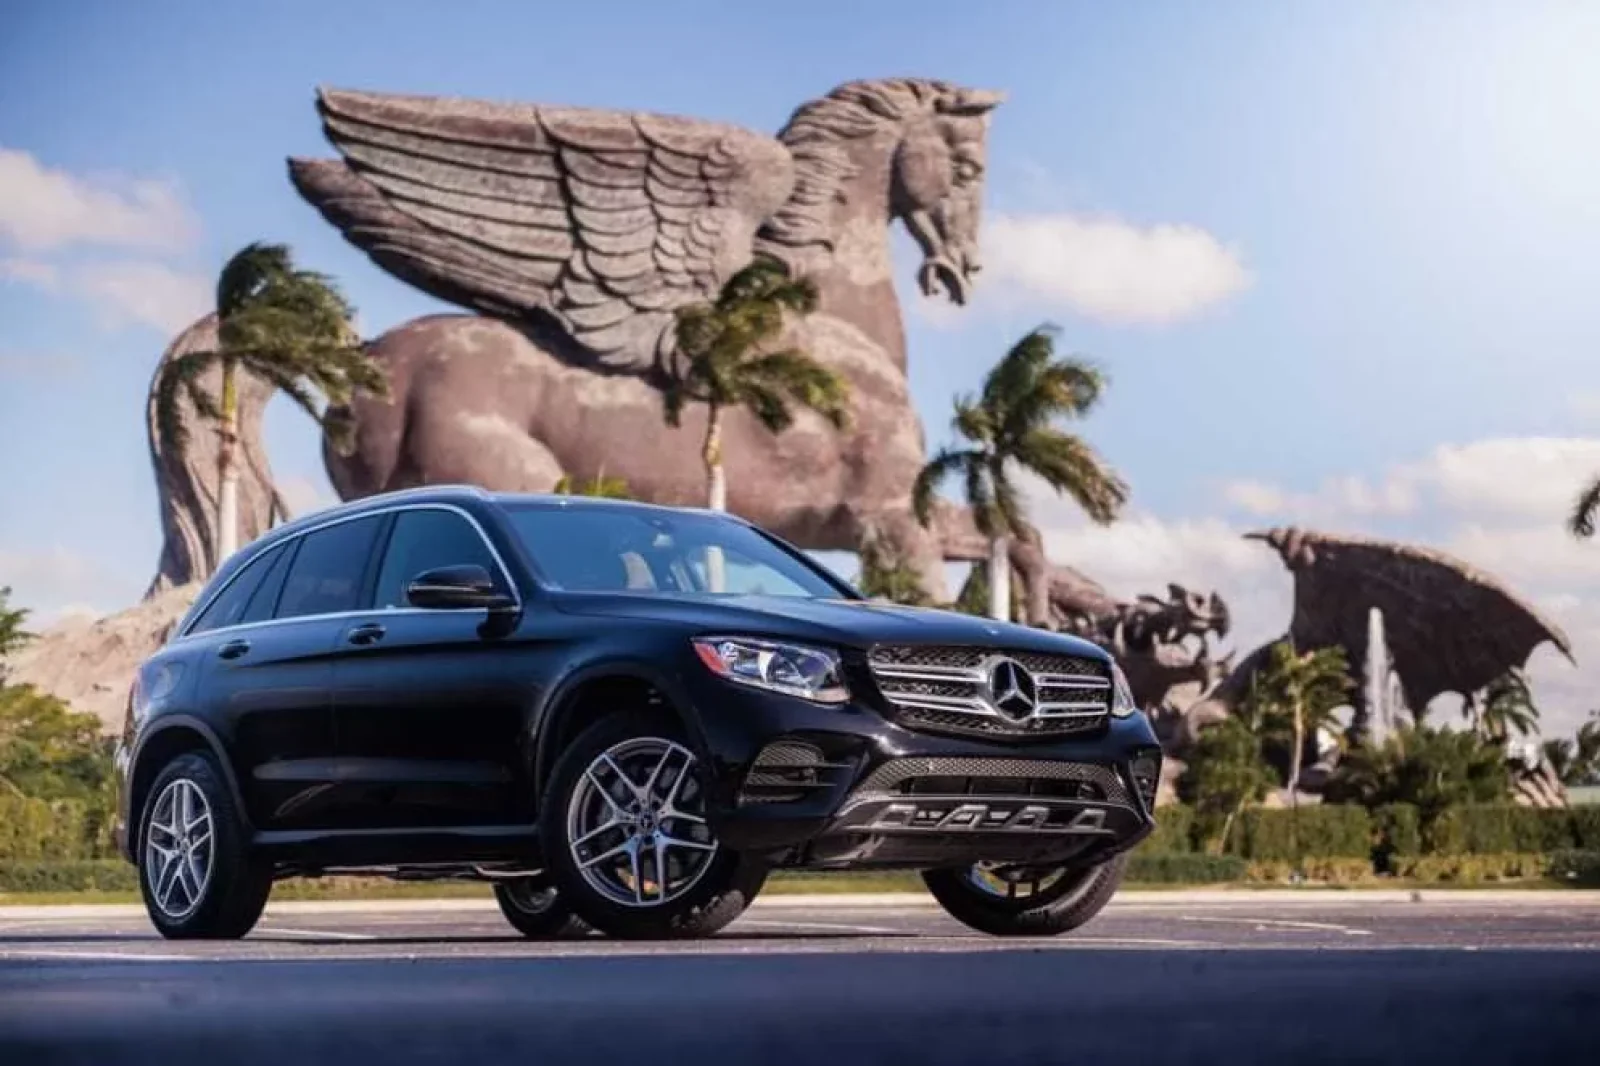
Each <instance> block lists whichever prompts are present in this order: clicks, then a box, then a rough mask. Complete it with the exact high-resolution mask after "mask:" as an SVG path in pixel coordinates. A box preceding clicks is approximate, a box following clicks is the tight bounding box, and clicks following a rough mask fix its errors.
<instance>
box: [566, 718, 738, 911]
mask: <svg viewBox="0 0 1600 1066" xmlns="http://www.w3.org/2000/svg"><path fill="white" fill-rule="evenodd" d="M705 788H706V784H705V778H704V775H703V771H702V768H701V766H700V763H699V761H698V760H697V759H696V758H695V755H694V753H693V752H692V751H691V750H690V749H689V747H688V745H687V744H686V743H685V742H684V740H683V738H682V736H681V735H680V733H679V730H678V727H677V724H676V723H675V722H672V721H670V720H667V719H664V718H662V717H660V716H657V715H649V714H640V713H624V714H617V715H612V716H609V717H607V718H604V719H601V720H600V721H599V722H597V723H596V724H595V725H593V726H591V727H590V728H589V729H588V730H587V731H586V732H584V733H583V734H582V735H581V736H580V737H578V739H577V740H576V741H574V742H573V743H572V745H571V746H570V747H568V748H567V750H566V751H565V752H564V753H563V754H562V756H561V758H560V759H559V761H558V762H557V764H556V767H555V770H554V772H553V773H552V774H551V777H550V781H549V784H548V787H547V789H546V792H545V797H544V805H543V809H542V811H541V823H540V835H541V837H542V839H543V840H545V841H546V842H547V844H546V846H547V848H548V851H547V854H546V860H547V862H548V863H549V872H550V874H551V875H552V876H553V877H554V879H555V882H556V884H557V886H558V887H559V888H560V890H561V895H562V897H563V898H564V899H566V900H567V901H568V902H569V903H570V904H571V906H572V908H573V910H574V911H576V912H577V913H578V914H579V915H580V916H581V917H582V918H583V919H584V920H585V921H587V922H588V923H589V924H590V925H592V926H594V927H596V928H597V929H599V930H601V931H602V932H605V933H608V934H610V935H612V936H627V937H668V936H704V935H706V934H708V933H712V932H715V931H716V930H717V929H720V928H722V927H723V926H724V925H726V924H727V923H728V922H731V921H732V920H733V919H734V918H736V917H738V916H739V914H740V913H741V912H743V910H744V908H745V907H746V906H748V905H749V903H750V901H751V900H752V899H754V898H755V894H756V893H757V892H758V891H760V888H761V885H762V884H763V883H764V882H765V881H766V868H765V866H764V865H763V864H761V863H760V862H759V861H756V860H754V859H752V858H750V857H748V856H744V855H740V854H738V853H735V852H732V851H729V850H728V849H726V848H722V847H720V846H719V845H718V843H717V839H716V836H715V834H714V832H713V831H712V827H711V825H710V824H709V823H708V822H707V819H706V794H705Z"/></svg>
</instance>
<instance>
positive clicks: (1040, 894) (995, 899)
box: [922, 855, 1128, 936]
mask: <svg viewBox="0 0 1600 1066" xmlns="http://www.w3.org/2000/svg"><path fill="white" fill-rule="evenodd" d="M1127 864H1128V858H1127V856H1126V855H1118V856H1116V857H1115V858H1112V859H1110V860H1108V861H1106V862H1103V863H1101V864H1100V865H1098V866H1089V867H1084V868H1079V869H1072V868H1063V867H1055V868H1040V867H1027V866H1000V865H994V864H990V863H978V864H976V865H973V866H969V867H966V868H964V869H959V870H927V871H924V872H923V874H922V882H923V884H925V885H927V886H928V891H929V892H931V893H933V898H934V899H936V900H938V901H939V905H940V906H941V907H943V908H944V909H945V913H947V914H949V915H950V917H952V918H954V919H955V920H956V921H958V922H960V923H962V924H963V925H965V926H968V927H969V928H972V929H976V930H978V932H980V933H989V934H990V935H992V936H1059V935H1060V934H1062V933H1066V932H1070V931H1071V930H1073V929H1076V928H1078V927H1079V926H1081V925H1083V924H1084V923H1086V922H1088V921H1089V920H1090V919H1091V918H1093V917H1094V916H1095V915H1097V914H1099V913H1100V911H1101V910H1102V909H1103V908H1104V907H1105V905H1106V904H1107V903H1109V902H1111V897H1112V896H1114V895H1116V892H1117V888H1118V887H1119V886H1120V885H1121V884H1122V872H1123V870H1124V869H1125V868H1126V866H1127Z"/></svg>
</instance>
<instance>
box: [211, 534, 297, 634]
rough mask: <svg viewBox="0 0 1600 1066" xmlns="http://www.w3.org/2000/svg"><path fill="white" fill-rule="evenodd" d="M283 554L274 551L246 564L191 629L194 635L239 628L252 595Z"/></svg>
mask: <svg viewBox="0 0 1600 1066" xmlns="http://www.w3.org/2000/svg"><path fill="white" fill-rule="evenodd" d="M282 554H283V549H282V548H272V549H270V550H268V551H266V552H264V553H262V554H261V555H259V556H257V557H256V558H254V559H251V560H250V562H249V563H247V564H246V565H245V568H244V569H243V570H241V571H239V573H238V574H237V575H235V576H234V578H233V580H231V581H229V582H228V585H227V587H226V588H224V589H223V590H222V593H221V594H220V595H219V596H217V598H216V599H214V600H212V601H211V605H210V606H208V607H207V608H206V609H205V612H204V613H203V614H201V615H200V617H199V618H197V619H195V623H194V625H193V626H190V627H189V632H190V633H204V632H206V631H208V630H212V629H221V628H222V627H223V626H232V625H238V624H239V622H240V621H241V620H242V619H243V617H244V612H245V607H246V606H247V605H248V604H249V603H250V596H251V594H253V593H254V592H255V590H256V586H258V585H260V584H261V578H262V576H263V575H265V574H266V573H267V569H268V567H269V566H271V565H272V563H274V562H275V561H277V558H278V557H279V556H281V555H282Z"/></svg>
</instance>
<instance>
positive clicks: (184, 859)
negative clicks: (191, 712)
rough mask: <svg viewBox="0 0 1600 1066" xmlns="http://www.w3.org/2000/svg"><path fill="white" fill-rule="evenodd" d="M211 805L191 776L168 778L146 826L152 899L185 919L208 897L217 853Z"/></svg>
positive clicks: (166, 912) (175, 918)
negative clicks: (189, 777)
mask: <svg viewBox="0 0 1600 1066" xmlns="http://www.w3.org/2000/svg"><path fill="white" fill-rule="evenodd" d="M213 829H214V825H213V823H212V818H211V804H210V803H208V802H207V801H206V795H205V793H204V792H203V791H202V790H201V788H200V786H199V785H197V784H195V783H194V782H193V781H191V780H189V779H188V778H186V777H180V778H177V779H176V780H174V781H171V782H169V783H168V785H167V787H166V788H164V789H162V790H161V794H160V795H159V796H157V797H156V802H155V806H154V807H153V808H151V811H150V824H149V825H148V826H146V828H145V841H144V869H145V879H146V880H147V881H148V882H149V885H150V899H151V900H152V901H153V902H154V903H155V905H156V907H158V908H159V909H160V911H161V913H162V914H163V915H165V916H166V917H167V918H169V919H171V920H173V921H175V922H179V921H183V920H184V919H185V918H187V917H189V915H190V914H192V913H194V910H195V908H197V907H199V906H200V902H201V900H203V899H205V894H206V887H207V886H208V885H210V883H211V873H212V866H213V865H214V860H215V856H216V837H215V835H214V833H213Z"/></svg>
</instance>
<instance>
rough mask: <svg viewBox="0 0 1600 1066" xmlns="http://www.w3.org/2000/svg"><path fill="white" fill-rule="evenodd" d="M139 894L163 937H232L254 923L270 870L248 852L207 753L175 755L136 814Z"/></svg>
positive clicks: (268, 887)
mask: <svg viewBox="0 0 1600 1066" xmlns="http://www.w3.org/2000/svg"><path fill="white" fill-rule="evenodd" d="M138 839H139V847H138V850H137V851H136V852H135V854H136V855H137V856H138V860H139V893H140V895H142V896H143V897H144V906H145V911H146V912H147V913H148V914H149V915H150V922H151V924H152V925H154V926H155V927H156V930H157V931H158V932H159V933H160V934H161V935H162V936H164V937H166V938H167V939H169V940H236V939H238V938H239V937H242V936H244V935H245V934H246V933H248V932H249V931H250V930H251V929H253V928H254V927H255V924H256V921H257V919H259V918H260V917H261V912H262V911H263V910H264V909H265V908H266V905H267V897H268V896H269V895H271V893H272V869H271V867H270V866H268V865H267V864H266V863H264V862H261V861H260V860H259V859H257V858H255V857H254V856H252V855H251V854H250V846H249V840H248V838H247V837H246V835H245V827H244V819H243V818H242V817H241V815H240V812H239V810H238V808H237V807H236V806H235V805H234V802H233V793H232V792H231V791H230V790H229V789H228V786H227V784H226V783H225V781H224V780H223V777H222V773H221V771H220V770H219V769H218V768H217V764H216V762H215V760H213V759H212V757H211V756H210V754H208V753H202V752H188V753H186V754H183V755H179V756H178V757H177V758H175V759H173V760H172V761H171V762H170V763H168V764H167V765H166V766H165V767H164V768H162V770H161V773H160V774H158V775H157V776H156V779H155V782H154V783H153V784H152V785H151V786H150V791H149V793H148V794H147V797H146V799H145V804H144V811H143V813H142V815H141V817H140V819H139V838H138Z"/></svg>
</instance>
